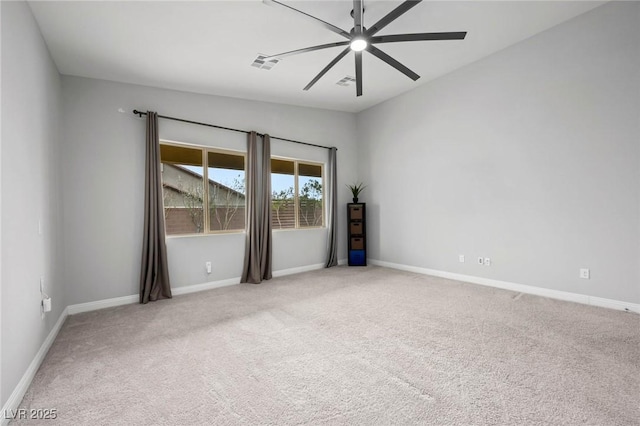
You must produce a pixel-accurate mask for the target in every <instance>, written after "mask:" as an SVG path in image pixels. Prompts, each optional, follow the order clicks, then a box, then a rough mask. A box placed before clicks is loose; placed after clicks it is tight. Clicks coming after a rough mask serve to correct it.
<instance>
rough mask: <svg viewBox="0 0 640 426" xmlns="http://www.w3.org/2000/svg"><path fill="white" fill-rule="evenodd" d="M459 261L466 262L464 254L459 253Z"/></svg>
mask: <svg viewBox="0 0 640 426" xmlns="http://www.w3.org/2000/svg"><path fill="white" fill-rule="evenodd" d="M458 262H460V263H464V254H461V255H458Z"/></svg>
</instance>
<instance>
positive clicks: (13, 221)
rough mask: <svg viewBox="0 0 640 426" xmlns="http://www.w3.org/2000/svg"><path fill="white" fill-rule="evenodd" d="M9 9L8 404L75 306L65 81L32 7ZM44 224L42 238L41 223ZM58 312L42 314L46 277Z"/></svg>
mask: <svg viewBox="0 0 640 426" xmlns="http://www.w3.org/2000/svg"><path fill="white" fill-rule="evenodd" d="M0 7H1V8H2V166H1V170H2V178H1V182H2V192H1V193H2V305H1V309H2V337H1V340H2V352H1V359H2V360H1V371H2V375H1V377H2V385H1V387H0V389H1V395H0V401H1V404H2V405H4V403H5V402H6V400H7V399H8V398H9V396H10V394H11V392H13V390H14V388H15V387H16V385H17V384H18V382H19V380H20V378H21V377H22V375H23V374H24V372H25V371H26V369H27V367H28V366H29V364H30V363H31V361H32V360H33V358H34V356H35V354H36V353H37V352H38V350H39V349H40V346H41V345H42V343H43V341H44V340H45V338H46V336H47V335H48V333H49V332H50V330H51V329H52V327H53V325H54V324H55V322H56V321H57V320H58V318H59V317H60V315H61V314H62V311H63V309H64V308H65V307H66V305H67V301H66V300H65V297H64V292H63V289H62V285H63V282H62V279H61V276H62V270H61V267H62V260H61V256H60V253H61V244H60V241H61V234H60V232H59V230H60V203H59V200H60V191H59V169H60V167H59V158H58V157H57V154H58V149H57V147H58V144H59V137H58V126H59V111H60V106H61V82H60V76H59V74H58V71H57V69H56V67H55V65H54V64H53V62H52V60H51V59H50V57H49V53H48V51H47V48H46V46H45V44H44V41H43V40H42V37H41V35H40V32H39V30H38V27H37V26H36V23H35V21H34V19H33V17H32V15H31V11H30V10H29V7H28V5H27V4H26V3H24V2H1V4H0ZM39 221H40V222H41V223H42V234H40V232H39V226H38V222H39ZM41 276H44V277H45V291H46V292H47V293H48V294H49V295H50V296H51V297H52V304H53V310H52V312H51V313H49V314H47V316H46V317H45V318H44V319H41V317H40V277H41Z"/></svg>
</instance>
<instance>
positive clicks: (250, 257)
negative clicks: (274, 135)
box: [240, 132, 271, 284]
mask: <svg viewBox="0 0 640 426" xmlns="http://www.w3.org/2000/svg"><path fill="white" fill-rule="evenodd" d="M257 139H258V135H257V134H256V132H251V133H249V138H248V140H247V194H246V203H247V236H246V241H245V249H244V250H245V251H244V266H243V268H242V278H241V280H240V282H243V283H253V284H259V283H260V282H262V280H269V279H271V143H270V138H269V135H264V137H263V140H262V161H261V167H260V169H261V170H259V169H258V143H257Z"/></svg>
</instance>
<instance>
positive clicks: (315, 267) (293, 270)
mask: <svg viewBox="0 0 640 426" xmlns="http://www.w3.org/2000/svg"><path fill="white" fill-rule="evenodd" d="M323 268H324V263H316V264H315V265H307V266H299V267H297V268H289V269H281V270H279V271H273V276H274V278H275V277H284V276H285V275H293V274H299V273H301V272H309V271H316V270H318V269H323Z"/></svg>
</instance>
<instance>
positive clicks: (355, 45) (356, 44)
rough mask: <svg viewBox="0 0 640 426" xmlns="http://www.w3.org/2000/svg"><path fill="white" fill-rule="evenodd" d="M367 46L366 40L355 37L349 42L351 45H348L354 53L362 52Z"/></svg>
mask: <svg viewBox="0 0 640 426" xmlns="http://www.w3.org/2000/svg"><path fill="white" fill-rule="evenodd" d="M368 45H369V43H367V40H365V39H364V38H362V37H356V38H354V39H353V40H351V44H349V47H351V50H353V51H354V52H362V51H363V50H364V49H366V48H367V46H368Z"/></svg>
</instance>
